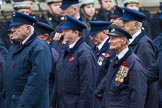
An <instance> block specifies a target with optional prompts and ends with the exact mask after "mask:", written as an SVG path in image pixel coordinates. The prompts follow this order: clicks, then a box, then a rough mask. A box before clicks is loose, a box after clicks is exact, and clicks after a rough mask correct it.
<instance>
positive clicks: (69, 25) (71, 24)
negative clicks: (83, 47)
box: [61, 15, 86, 32]
mask: <svg viewBox="0 0 162 108" xmlns="http://www.w3.org/2000/svg"><path fill="white" fill-rule="evenodd" d="M65 18H66V20H65V21H64V22H63V24H62V25H61V28H62V29H74V30H78V31H80V32H82V30H83V29H86V25H85V24H83V23H82V22H81V21H79V20H78V19H76V18H74V17H72V16H69V15H66V16H65Z"/></svg>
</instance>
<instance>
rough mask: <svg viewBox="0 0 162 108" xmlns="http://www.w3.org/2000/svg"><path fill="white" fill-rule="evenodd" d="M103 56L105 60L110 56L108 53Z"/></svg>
mask: <svg viewBox="0 0 162 108" xmlns="http://www.w3.org/2000/svg"><path fill="white" fill-rule="evenodd" d="M102 55H103V56H104V57H105V58H107V57H109V56H110V55H109V54H108V53H102Z"/></svg>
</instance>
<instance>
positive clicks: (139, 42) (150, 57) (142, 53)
mask: <svg viewBox="0 0 162 108" xmlns="http://www.w3.org/2000/svg"><path fill="white" fill-rule="evenodd" d="M129 47H130V48H131V49H132V50H133V52H134V53H135V54H136V55H137V56H138V57H139V58H140V59H141V61H142V62H143V64H144V67H146V68H147V67H149V66H150V65H151V64H152V63H155V62H156V59H157V48H156V46H155V45H154V43H153V41H152V40H151V39H150V38H149V37H148V36H147V35H146V34H145V32H144V31H142V32H141V33H140V34H139V35H138V36H137V37H136V38H135V40H134V41H133V42H132V43H131V44H130V45H129ZM157 89H158V88H157V82H155V83H152V84H150V85H149V86H148V93H147V98H146V105H145V107H146V108H158V98H159V97H158V90H157Z"/></svg>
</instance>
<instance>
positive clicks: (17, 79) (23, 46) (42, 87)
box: [4, 12, 52, 108]
mask: <svg viewBox="0 0 162 108" xmlns="http://www.w3.org/2000/svg"><path fill="white" fill-rule="evenodd" d="M36 21H37V20H36V19H35V18H33V17H31V16H28V15H26V14H23V13H19V12H15V16H14V17H13V21H12V23H11V24H10V29H11V30H10V34H9V36H10V39H11V40H12V41H13V44H12V45H11V47H10V50H9V54H8V58H7V69H6V74H5V75H6V76H5V87H4V105H5V107H4V108H48V107H49V95H48V79H49V74H50V72H51V66H52V55H51V51H50V47H48V45H47V44H46V43H45V42H44V41H43V40H41V39H40V38H38V37H37V35H36V34H35V30H34V27H33V25H34V23H36Z"/></svg>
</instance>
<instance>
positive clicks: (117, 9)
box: [110, 5, 123, 18]
mask: <svg viewBox="0 0 162 108" xmlns="http://www.w3.org/2000/svg"><path fill="white" fill-rule="evenodd" d="M122 15H123V10H122V8H121V7H119V6H118V5H115V6H114V12H113V13H112V14H111V15H110V18H119V17H121V16H122Z"/></svg>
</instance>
